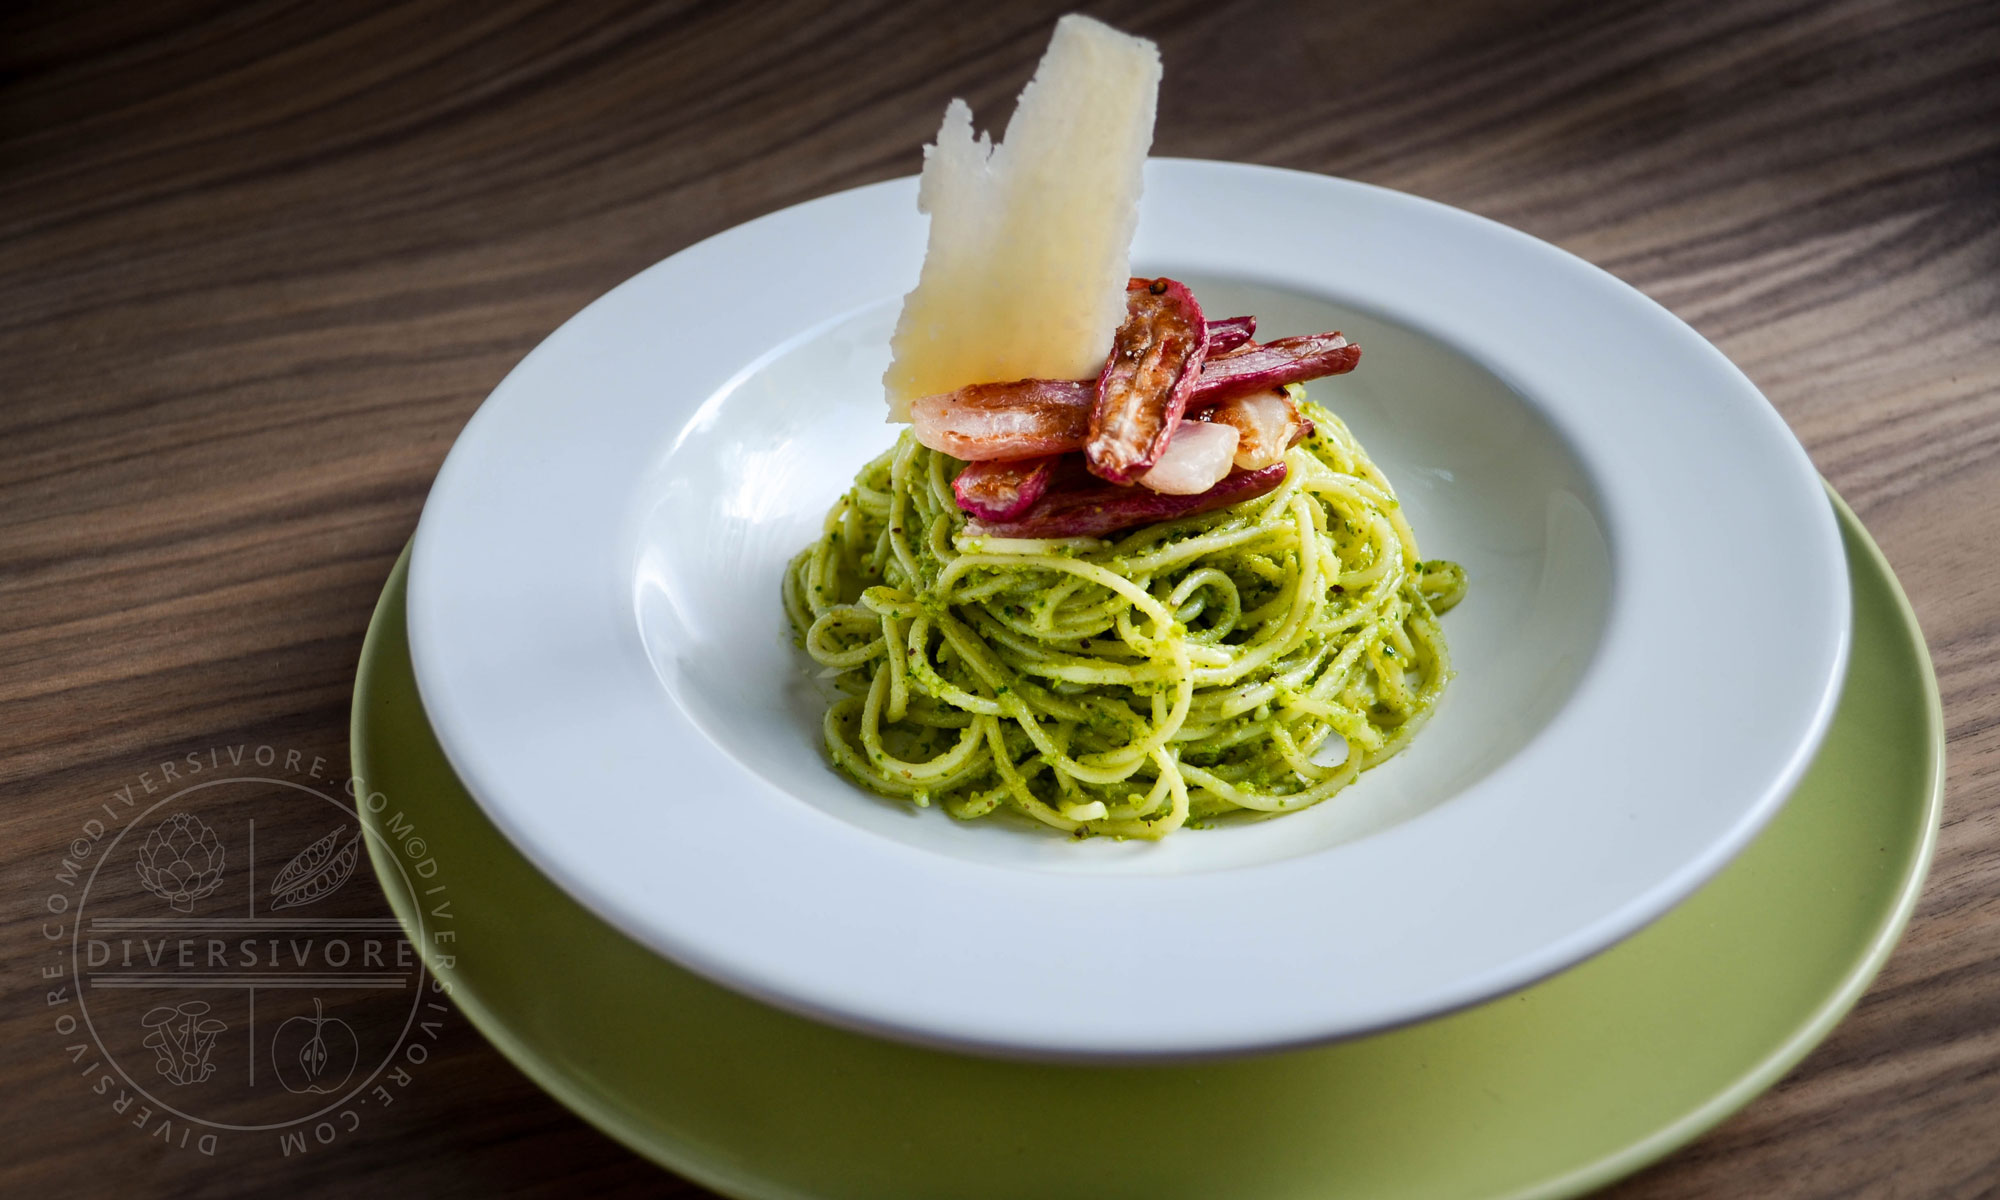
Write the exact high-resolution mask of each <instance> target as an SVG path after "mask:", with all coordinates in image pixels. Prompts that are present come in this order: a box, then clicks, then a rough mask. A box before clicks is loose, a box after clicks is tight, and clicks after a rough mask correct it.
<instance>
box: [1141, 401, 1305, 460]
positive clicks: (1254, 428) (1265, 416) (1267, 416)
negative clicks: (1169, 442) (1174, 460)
mask: <svg viewBox="0 0 2000 1200" xmlns="http://www.w3.org/2000/svg"><path fill="white" fill-rule="evenodd" d="M1204 421H1206V422H1209V423H1210V427H1211V428H1227V429H1233V430H1235V431H1236V447H1235V452H1236V457H1235V464H1236V465H1237V466H1239V467H1241V468H1243V469H1244V470H1246V471H1254V470H1256V469H1258V468H1259V467H1268V466H1270V465H1271V464H1272V463H1274V462H1277V461H1278V460H1279V459H1282V458H1283V457H1285V451H1286V450H1289V449H1291V447H1292V446H1293V445H1295V444H1296V443H1297V442H1298V440H1299V438H1301V437H1302V436H1304V434H1305V431H1306V422H1305V418H1304V417H1302V416H1300V415H1299V409H1298V405H1296V404H1293V403H1292V398H1291V396H1290V395H1289V394H1287V393H1286V392H1285V390H1284V389H1283V388H1278V389H1276V390H1274V391H1269V392H1258V393H1256V394H1255V395H1251V396H1238V397H1236V398H1235V399H1234V400H1225V401H1223V402H1222V403H1220V404H1218V405H1216V406H1215V407H1214V408H1211V409H1209V410H1208V411H1207V412H1205V413H1203V414H1201V419H1200V420H1199V421H1187V422H1184V423H1183V424H1182V425H1181V430H1182V431H1183V432H1185V431H1187V430H1189V429H1199V428H1201V426H1202V422H1204ZM1176 440H1178V435H1177V437H1176ZM1168 452H1169V453H1172V451H1171V449H1170V450H1169V451H1168ZM1163 462H1164V460H1163ZM1157 469H1158V468H1155V470H1157Z"/></svg>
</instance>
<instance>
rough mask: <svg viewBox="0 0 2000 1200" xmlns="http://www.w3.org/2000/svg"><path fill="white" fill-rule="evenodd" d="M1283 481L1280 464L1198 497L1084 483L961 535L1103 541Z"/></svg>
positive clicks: (1237, 475) (1236, 476) (975, 524)
mask: <svg viewBox="0 0 2000 1200" xmlns="http://www.w3.org/2000/svg"><path fill="white" fill-rule="evenodd" d="M1284 481H1285V464H1284V463H1274V464H1272V465H1271V466H1268V467H1265V468H1264V469H1263V470H1261V471H1235V472H1232V473H1231V474H1230V475H1229V476H1228V478H1226V479H1224V480H1223V481H1222V482H1221V483H1218V484H1216V485H1215V486H1214V487H1212V488H1210V489H1208V490H1207V491H1205V492H1203V493H1201V494H1200V495H1198V496H1169V495H1167V494H1166V493H1165V492H1156V491H1153V490H1152V489H1151V488H1142V487H1120V486H1118V485H1117V484H1115V483H1096V482H1085V483H1081V484H1079V485H1077V486H1074V487H1062V486H1058V487H1054V488H1051V489H1050V490H1049V492H1048V493H1047V494H1046V495H1044V496H1043V497H1042V498H1041V499H1040V500H1038V501H1036V502H1035V506H1034V507H1033V508H1030V509H1029V510H1028V511H1027V512H1026V513H1024V514H1023V515H1021V516H1019V517H1017V518H1015V519H1014V520H1012V521H971V522H968V523H967V524H966V527H965V532H967V533H969V534H972V535H974V536H976V537H1004V538H1070V537H1103V536H1105V535H1106V534H1110V533H1116V532H1118V531H1119V530H1121V529H1130V528H1131V527H1132V526H1134V525H1150V524H1152V523H1153V522H1155V521H1171V520H1174V519H1175V518H1177V517H1185V516H1191V515H1193V514H1194V513H1203V512H1208V511H1209V510H1210V509H1215V508H1222V507H1225V506H1227V505H1231V504H1240V503H1242V502H1243V501H1245V500H1252V499H1255V498H1256V497H1258V496H1261V495H1263V494H1264V493H1266V492H1268V491H1270V490H1271V489H1273V488H1275V487H1277V486H1278V485H1279V484H1281V483H1283V482H1284Z"/></svg>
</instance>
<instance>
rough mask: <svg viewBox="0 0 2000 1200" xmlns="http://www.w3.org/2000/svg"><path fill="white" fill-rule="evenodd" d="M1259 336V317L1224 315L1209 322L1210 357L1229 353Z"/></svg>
mask: <svg viewBox="0 0 2000 1200" xmlns="http://www.w3.org/2000/svg"><path fill="white" fill-rule="evenodd" d="M1255 336H1257V318H1255V317H1224V318H1222V319H1221V320H1220V321H1210V322H1209V323H1208V353H1209V357H1211V358H1212V357H1214V356H1215V355H1218V354H1227V353H1229V352H1230V351H1231V350H1234V349H1236V348H1237V347H1238V346H1241V345H1242V344H1243V343H1245V342H1247V341H1249V340H1250V339H1251V338H1253V337H1255Z"/></svg>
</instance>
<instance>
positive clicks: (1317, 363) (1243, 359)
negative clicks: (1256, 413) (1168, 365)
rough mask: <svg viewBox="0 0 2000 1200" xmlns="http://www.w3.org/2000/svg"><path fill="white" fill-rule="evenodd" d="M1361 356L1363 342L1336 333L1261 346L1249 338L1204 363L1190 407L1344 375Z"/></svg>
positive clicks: (1291, 338) (1195, 407) (1198, 406)
mask: <svg viewBox="0 0 2000 1200" xmlns="http://www.w3.org/2000/svg"><path fill="white" fill-rule="evenodd" d="M1360 361H1361V347H1359V346H1356V345H1354V344H1352V343H1350V342H1349V341H1348V340H1347V339H1346V338H1344V337H1342V336H1340V335H1339V334H1338V333H1314V334H1308V335H1307V336H1305V337H1290V338H1279V339H1278V340H1276V341H1274V342H1265V343H1264V344H1263V345H1261V346H1260V345H1257V344H1256V343H1254V342H1251V343H1248V344H1246V345H1245V346H1243V347H1242V348H1241V349H1238V350H1236V351H1234V352H1232V353H1229V354H1225V355H1221V356H1220V357H1217V358H1211V359H1208V360H1207V361H1206V362H1204V363H1202V366H1201V382H1200V383H1198V384H1196V385H1195V389H1194V395H1193V396H1192V397H1190V398H1189V399H1188V409H1189V410H1190V411H1193V412H1199V411H1201V410H1202V409H1204V408H1207V407H1208V406H1210V405H1212V404H1220V403H1222V402H1223V401H1224V400H1233V399H1235V398H1236V397H1238V396H1248V395H1252V394H1254V393H1257V392H1268V391H1270V390H1271V389H1272V388H1277V387H1283V386H1285V385H1286V384H1288V383H1304V382H1305V381H1306V380H1308V379H1321V378H1324V377H1326V376H1328V375H1345V374H1346V373H1347V372H1349V371H1352V370H1353V369H1354V365H1355V364H1356V363H1358V362H1360Z"/></svg>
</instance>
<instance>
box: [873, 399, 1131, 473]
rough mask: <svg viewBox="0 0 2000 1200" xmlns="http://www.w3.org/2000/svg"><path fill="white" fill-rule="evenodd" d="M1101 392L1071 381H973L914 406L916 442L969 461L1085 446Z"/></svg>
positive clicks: (1052, 451)
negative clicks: (1095, 403) (1092, 408)
mask: <svg viewBox="0 0 2000 1200" xmlns="http://www.w3.org/2000/svg"><path fill="white" fill-rule="evenodd" d="M1096 393H1097V389H1096V387H1095V386H1094V385H1092V384H1090V383H1080V382H1076V381H1073V380H1067V379H1022V380H1017V381H1015V382H1013V383H975V384H973V385H972V386H970V387H962V388H960V389H958V390H957V391H955V392H948V393H945V394H944V395H940V396H924V397H921V398H919V399H917V400H914V401H912V402H911V404H910V426H911V428H912V429H913V430H914V431H915V432H916V435H917V440H918V441H919V442H922V443H923V444H924V445H926V446H929V447H930V448H931V449H933V450H941V451H943V452H944V453H946V454H949V455H951V456H952V457H953V458H962V459H964V460H965V461H966V462H981V461H984V460H987V459H1015V458H1037V457H1040V456H1041V455H1044V454H1061V453H1062V452H1064V451H1066V450H1076V449H1079V448H1081V447H1082V446H1083V441H1084V437H1085V436H1086V435H1087V434H1088V433H1089V430H1090V406H1091V403H1092V400H1093V398H1094V397H1095V395H1096Z"/></svg>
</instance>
